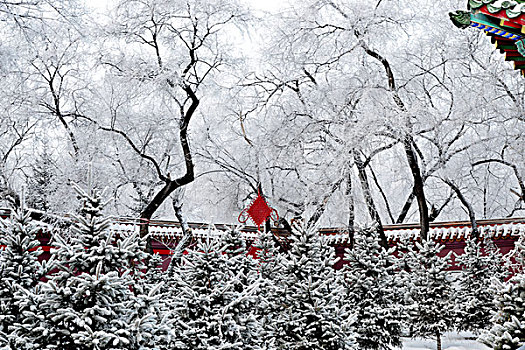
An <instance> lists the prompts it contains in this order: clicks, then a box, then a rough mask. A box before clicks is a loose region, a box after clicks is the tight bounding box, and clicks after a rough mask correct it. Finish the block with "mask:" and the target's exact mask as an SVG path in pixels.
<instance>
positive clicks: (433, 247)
mask: <svg viewBox="0 0 525 350" xmlns="http://www.w3.org/2000/svg"><path fill="white" fill-rule="evenodd" d="M406 246H407V247H408V251H407V252H405V253H403V255H404V256H402V258H401V260H402V261H403V262H404V263H406V265H407V267H408V272H407V274H406V277H407V278H406V281H405V283H406V284H407V286H408V288H409V293H408V303H409V305H410V304H411V307H410V308H411V310H409V312H410V320H409V322H410V326H411V330H412V332H413V335H415V336H421V337H436V344H437V349H438V350H441V335H442V334H443V332H445V331H448V330H450V329H452V327H453V324H454V320H455V317H456V314H457V312H456V310H455V303H454V299H453V290H452V284H451V282H450V281H449V279H448V278H447V272H446V270H447V268H448V267H449V266H450V256H451V254H450V253H449V254H447V255H446V256H444V257H440V256H439V253H440V252H441V250H442V249H443V247H444V246H443V245H440V244H438V243H436V242H434V241H433V240H427V241H424V242H415V243H414V244H413V245H412V244H407V245H406Z"/></svg>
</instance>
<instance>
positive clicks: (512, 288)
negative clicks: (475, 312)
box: [481, 236, 525, 350]
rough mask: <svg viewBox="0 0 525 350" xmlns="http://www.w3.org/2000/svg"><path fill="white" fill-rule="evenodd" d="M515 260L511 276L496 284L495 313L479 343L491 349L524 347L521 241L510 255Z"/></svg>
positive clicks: (524, 250)
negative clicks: (489, 327) (490, 325)
mask: <svg viewBox="0 0 525 350" xmlns="http://www.w3.org/2000/svg"><path fill="white" fill-rule="evenodd" d="M512 255H513V256H514V258H515V259H516V265H517V266H516V268H517V270H516V271H515V274H514V276H512V277H511V278H510V279H509V280H508V281H506V282H499V283H498V284H497V288H496V300H495V302H496V308H497V309H496V313H495V314H494V317H493V318H492V323H493V324H492V328H491V329H490V330H489V331H488V332H486V333H485V334H483V335H482V337H481V341H482V342H484V343H485V344H487V345H489V346H491V347H492V348H493V349H494V350H507V349H509V350H515V349H518V348H519V347H520V346H522V345H525V272H524V268H525V238H524V236H522V237H521V238H520V240H519V241H518V242H517V243H516V248H515V250H514V252H513V254H512Z"/></svg>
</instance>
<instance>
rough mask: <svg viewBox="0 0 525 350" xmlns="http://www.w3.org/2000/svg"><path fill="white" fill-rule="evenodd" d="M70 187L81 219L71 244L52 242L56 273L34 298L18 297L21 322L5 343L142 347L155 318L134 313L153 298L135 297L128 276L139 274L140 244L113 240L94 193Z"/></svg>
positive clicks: (61, 240) (131, 278) (57, 239)
mask: <svg viewBox="0 0 525 350" xmlns="http://www.w3.org/2000/svg"><path fill="white" fill-rule="evenodd" d="M75 189H76V190H77V192H78V194H79V196H80V197H81V199H82V202H83V209H82V214H81V215H80V216H77V217H75V220H74V221H73V223H72V226H71V231H70V239H69V241H68V240H66V239H64V238H61V237H60V236H56V237H54V238H55V240H54V245H55V246H57V250H56V251H55V252H54V254H55V257H56V261H57V264H56V265H55V267H56V268H57V269H58V272H56V273H54V274H53V275H51V276H49V280H48V281H47V282H45V283H41V284H40V285H39V286H38V288H37V291H36V293H32V292H31V291H29V290H25V289H24V290H22V293H20V294H19V295H18V298H19V299H18V301H19V303H20V305H22V306H23V307H24V310H25V311H24V319H23V320H22V321H21V322H20V323H17V324H15V325H14V327H13V332H12V334H11V335H10V338H11V339H12V340H13V342H15V344H16V345H17V347H18V348H21V349H129V348H144V349H147V348H148V346H147V345H150V344H151V341H150V339H149V338H148V337H149V336H148V334H149V333H151V332H152V327H156V326H157V325H158V324H159V322H160V320H158V319H157V318H156V315H154V314H153V313H149V314H146V315H142V314H144V312H142V313H140V314H138V313H137V310H140V308H137V305H139V306H140V305H146V304H148V305H149V304H151V300H146V301H145V300H144V299H143V295H142V294H139V293H138V295H134V294H133V292H134V291H135V290H136V289H137V286H136V285H135V284H134V280H135V278H136V276H134V275H135V274H138V273H140V270H141V269H143V268H144V266H143V265H142V264H141V261H142V260H143V258H144V257H145V255H144V253H142V250H143V249H144V247H143V246H144V242H142V241H141V240H140V239H139V238H138V237H137V236H135V235H131V236H130V237H114V236H113V234H112V233H111V232H110V231H109V230H108V223H109V222H108V219H107V218H103V217H102V214H101V210H102V208H103V204H104V203H103V202H102V198H101V196H100V193H98V191H95V190H92V191H89V192H85V191H83V190H82V189H80V188H79V187H78V186H75ZM149 296H150V297H151V298H154V297H155V293H149ZM146 309H148V306H146ZM153 333H156V332H155V329H153ZM144 339H146V341H143V340H144ZM149 348H153V347H149Z"/></svg>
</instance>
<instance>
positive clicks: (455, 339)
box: [402, 333, 489, 350]
mask: <svg viewBox="0 0 525 350" xmlns="http://www.w3.org/2000/svg"><path fill="white" fill-rule="evenodd" d="M465 337H469V338H472V337H473V336H472V335H471V334H468V333H461V334H458V333H447V334H445V335H444V336H443V337H442V338H441V342H442V349H443V350H489V348H488V347H487V346H485V345H483V344H481V343H479V342H477V341H475V340H467V339H465ZM435 349H436V340H435V339H421V338H419V339H418V338H416V339H406V340H405V341H403V347H402V350H435Z"/></svg>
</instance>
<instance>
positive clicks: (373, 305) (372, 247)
mask: <svg viewBox="0 0 525 350" xmlns="http://www.w3.org/2000/svg"><path fill="white" fill-rule="evenodd" d="M362 234H363V235H359V236H358V237H357V239H356V242H355V246H354V247H353V248H352V249H347V251H346V254H345V260H347V261H348V265H347V266H346V267H345V268H344V276H345V278H344V285H345V287H346V300H345V302H346V305H347V306H349V307H350V308H351V309H352V310H354V315H355V316H354V317H355V318H354V319H353V320H352V326H353V328H354V330H355V336H356V341H357V343H358V344H359V347H360V348H361V349H390V346H400V345H401V340H400V337H401V330H402V324H403V322H405V321H406V319H407V316H408V315H407V311H406V308H405V305H404V296H405V294H406V288H405V285H404V283H403V279H402V278H401V271H400V268H399V266H398V265H397V259H396V258H395V256H394V251H395V248H390V249H389V250H385V249H384V248H383V247H381V245H380V244H379V239H378V237H376V235H373V234H372V232H362Z"/></svg>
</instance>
